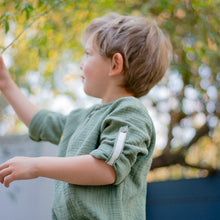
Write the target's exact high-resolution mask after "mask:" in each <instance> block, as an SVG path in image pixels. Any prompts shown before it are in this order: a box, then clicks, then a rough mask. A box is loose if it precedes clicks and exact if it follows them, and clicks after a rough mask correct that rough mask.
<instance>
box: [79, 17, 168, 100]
mask: <svg viewBox="0 0 220 220" xmlns="http://www.w3.org/2000/svg"><path fill="white" fill-rule="evenodd" d="M90 36H92V37H93V42H94V44H95V46H97V48H98V50H99V53H100V55H102V56H105V57H108V58H112V57H113V55H114V54H115V53H120V54H121V55H122V57H123V65H124V66H123V70H124V76H125V80H124V84H123V86H124V88H125V89H126V90H127V91H128V92H131V93H132V94H134V96H135V97H141V96H143V95H145V94H147V93H148V92H149V90H150V89H151V88H152V87H153V86H154V85H156V84H157V83H158V82H159V81H160V80H161V78H162V77H163V75H164V74H165V72H166V70H167V68H168V65H169V57H170V56H169V55H170V54H171V44H170V41H169V39H168V38H167V37H166V36H165V34H164V33H163V32H162V31H161V29H160V28H159V27H158V26H157V24H156V22H155V21H153V20H151V19H147V18H144V17H136V16H122V15H119V14H116V13H110V14H107V15H104V16H103V17H100V18H97V19H94V20H93V21H92V22H91V23H90V24H89V25H88V26H87V28H86V30H85V32H84V35H83V38H82V41H83V42H84V43H85V42H86V41H87V40H88V38H89V37H90Z"/></svg>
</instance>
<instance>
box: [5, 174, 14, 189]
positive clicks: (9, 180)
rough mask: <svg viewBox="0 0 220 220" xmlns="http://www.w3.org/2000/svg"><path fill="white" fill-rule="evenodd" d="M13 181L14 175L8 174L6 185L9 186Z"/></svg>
mask: <svg viewBox="0 0 220 220" xmlns="http://www.w3.org/2000/svg"><path fill="white" fill-rule="evenodd" d="M12 181H13V177H12V175H9V176H7V177H6V178H5V179H4V186H5V187H7V188H8V187H9V184H10V183H11V182H12Z"/></svg>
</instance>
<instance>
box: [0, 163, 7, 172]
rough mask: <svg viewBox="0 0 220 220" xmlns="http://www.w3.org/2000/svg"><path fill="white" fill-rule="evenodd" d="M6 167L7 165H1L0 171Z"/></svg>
mask: <svg viewBox="0 0 220 220" xmlns="http://www.w3.org/2000/svg"><path fill="white" fill-rule="evenodd" d="M7 167H8V163H3V164H1V165H0V171H1V170H3V169H5V168H7Z"/></svg>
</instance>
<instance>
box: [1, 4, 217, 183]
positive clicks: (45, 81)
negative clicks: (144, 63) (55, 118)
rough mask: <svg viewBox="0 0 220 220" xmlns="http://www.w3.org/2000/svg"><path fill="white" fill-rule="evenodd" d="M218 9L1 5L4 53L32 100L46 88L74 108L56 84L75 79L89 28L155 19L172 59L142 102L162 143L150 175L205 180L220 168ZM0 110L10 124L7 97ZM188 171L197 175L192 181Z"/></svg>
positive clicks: (199, 6)
mask: <svg viewBox="0 0 220 220" xmlns="http://www.w3.org/2000/svg"><path fill="white" fill-rule="evenodd" d="M219 8H220V1H219V0H191V1H190V0H171V1H168V0H157V1H153V0H119V1H116V0H106V1H104V0H101V1H95V0H92V1H85V0H77V1H75V0H74V1H70V0H66V1H61V0H57V1H52V0H27V1H21V0H15V1H11V0H0V28H1V29H0V36H1V37H0V49H1V50H2V52H4V53H3V55H4V56H6V57H7V58H9V60H10V62H9V63H10V65H9V66H10V72H11V74H12V75H13V78H14V79H15V81H16V82H17V83H18V84H19V86H20V87H22V88H23V89H24V90H25V91H26V92H27V93H28V94H33V95H39V94H41V93H42V91H43V90H42V88H47V89H48V90H47V91H52V97H54V98H55V97H57V96H58V95H59V94H61V93H62V94H67V95H68V96H70V97H71V98H72V99H73V100H75V99H76V98H77V94H75V92H73V91H75V90H71V88H68V89H67V87H68V86H65V85H64V86H60V83H59V82H58V81H59V80H60V79H61V78H62V77H63V78H64V81H65V82H70V81H71V82H72V81H74V80H75V79H76V78H77V73H75V72H77V70H76V71H75V70H74V71H72V72H71V68H72V66H70V70H69V69H68V68H66V67H65V65H69V64H70V63H79V61H80V58H81V56H82V55H83V48H82V46H81V44H80V38H81V35H82V32H83V30H84V29H85V27H86V25H87V24H88V23H89V22H90V21H91V20H92V19H93V18H95V17H99V16H101V15H103V14H105V13H107V12H112V11H115V12H118V13H121V14H132V15H137V16H139V15H140V16H146V17H153V18H154V19H155V20H156V21H157V22H158V24H159V26H160V27H161V28H162V29H163V30H164V31H166V32H167V33H168V35H169V36H170V39H171V42H172V45H173V52H174V58H173V62H172V65H171V66H170V69H169V71H168V74H167V75H166V76H165V77H164V78H163V80H162V81H161V83H160V84H159V85H158V86H156V87H155V88H154V89H153V90H152V92H151V93H150V94H149V95H147V96H146V97H143V102H144V103H146V105H148V107H149V106H152V109H156V113H153V117H155V118H157V120H159V123H156V129H157V131H158V136H159V139H161V140H162V141H161V142H160V143H159V142H157V150H156V152H155V159H154V162H153V164H152V169H155V171H154V173H156V172H159V173H160V172H161V170H156V168H159V167H168V166H171V168H170V170H173V165H175V164H179V165H180V166H178V168H175V169H176V171H172V172H171V173H175V172H176V174H175V175H174V176H180V177H184V173H187V175H186V176H204V175H205V174H207V173H208V172H212V171H213V170H215V169H217V168H219V167H220V164H219V163H218V162H217V161H218V159H220V153H219V152H220V141H219V138H218V136H219V134H220V129H219V116H220V102H219V101H220V92H219V86H220V65H219V63H220V53H219V51H220V10H219ZM8 46H9V47H8ZM34 77H35V78H36V77H37V82H35V83H33V78H34ZM65 82H64V84H65ZM30 96H31V95H30ZM43 101H44V100H42V102H43ZM0 108H1V112H2V115H4V116H5V117H7V110H6V109H7V108H8V107H7V104H6V103H5V101H4V99H3V98H2V97H0ZM149 109H151V108H150V107H149ZM152 111H153V110H152ZM3 118H4V117H1V118H0V120H2V124H3V125H4V123H5V122H4V119H3ZM13 123H14V124H17V122H11V124H13ZM4 126H5V125H4ZM5 130H6V133H8V132H10V131H11V130H10V129H8V130H7V129H6V128H5ZM187 167H193V168H192V169H190V171H189V172H191V173H190V174H189V173H188V171H187V172H186V171H185V170H186V169H188V168H187ZM163 169H165V168H163ZM165 170H167V169H165ZM180 170H181V171H180ZM180 173H181V174H180ZM155 175H156V174H155ZM181 175H182V176H181ZM159 176H163V175H161V174H159ZM165 176H166V175H165ZM150 178H151V180H152V179H153V174H151V176H150ZM169 178H172V176H169Z"/></svg>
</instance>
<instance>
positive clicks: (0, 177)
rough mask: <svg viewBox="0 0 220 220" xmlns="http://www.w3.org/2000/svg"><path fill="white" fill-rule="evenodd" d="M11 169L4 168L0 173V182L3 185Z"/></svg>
mask: <svg viewBox="0 0 220 220" xmlns="http://www.w3.org/2000/svg"><path fill="white" fill-rule="evenodd" d="M11 172H12V171H11V169H10V168H6V169H4V170H2V171H1V172H0V182H1V183H3V182H4V179H5V177H6V176H8V175H9V174H11Z"/></svg>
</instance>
